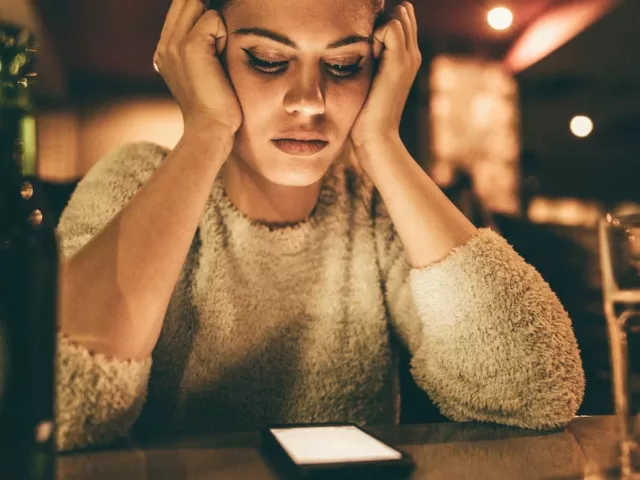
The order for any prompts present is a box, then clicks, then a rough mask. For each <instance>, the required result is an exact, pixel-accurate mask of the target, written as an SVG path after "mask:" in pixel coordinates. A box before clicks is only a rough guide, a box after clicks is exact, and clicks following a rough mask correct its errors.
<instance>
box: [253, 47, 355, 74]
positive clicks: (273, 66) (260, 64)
mask: <svg viewBox="0 0 640 480" xmlns="http://www.w3.org/2000/svg"><path fill="white" fill-rule="evenodd" d="M243 51H244V53H246V54H247V61H248V63H249V65H251V66H252V67H253V68H255V69H256V70H258V71H260V72H262V73H266V74H267V75H277V74H279V73H282V72H284V71H285V70H286V67H287V65H288V64H289V62H288V61H283V62H267V61H264V60H261V59H259V58H258V57H256V56H255V55H253V54H252V53H250V52H249V51H247V50H244V49H243ZM362 58H363V57H360V59H359V60H358V61H357V62H356V63H353V64H351V65H335V64H330V63H327V64H325V65H327V68H328V70H329V73H331V75H333V76H334V77H336V78H348V77H351V76H353V75H355V74H356V73H358V72H359V71H360V70H362V65H361V64H360V62H362ZM336 72H340V73H336Z"/></svg>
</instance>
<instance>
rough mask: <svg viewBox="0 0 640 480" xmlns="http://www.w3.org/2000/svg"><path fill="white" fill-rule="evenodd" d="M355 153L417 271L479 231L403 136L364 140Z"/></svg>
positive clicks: (464, 242)
mask: <svg viewBox="0 0 640 480" xmlns="http://www.w3.org/2000/svg"><path fill="white" fill-rule="evenodd" d="M355 154H356V156H357V157H358V160H359V162H360V164H361V165H362V166H363V167H364V169H365V171H366V172H367V174H368V175H369V177H371V180H372V181H373V182H374V184H375V185H376V187H377V189H378V191H379V192H380V195H381V196H382V199H383V201H384V204H385V206H386V207H387V210H388V211H389V215H390V217H391V220H392V221H393V224H394V226H395V228H396V231H397V232H398V235H399V236H400V239H401V240H402V244H403V246H404V248H405V250H406V252H407V254H408V256H409V259H410V261H411V265H412V266H413V267H414V268H423V267H426V266H429V265H431V264H433V263H435V262H437V261H439V260H442V259H443V258H444V257H446V256H447V254H448V253H449V252H450V251H451V250H452V249H454V248H455V247H459V246H461V245H464V244H466V243H467V242H468V241H469V239H470V238H471V237H472V236H474V235H475V234H476V233H477V229H476V228H475V227H474V226H473V224H472V223H471V222H470V221H469V220H468V219H467V218H466V217H465V216H464V215H463V214H462V212H460V211H459V210H458V209H457V208H456V206H455V205H454V204H453V203H451V201H450V200H449V199H448V198H447V197H446V195H445V194H444V193H442V191H441V190H440V188H438V186H437V185H436V184H435V183H434V182H433V180H432V179H431V178H430V177H429V176H428V175H427V174H426V173H425V172H424V171H423V170H422V168H420V166H419V165H418V164H417V163H416V162H415V161H414V159H413V158H412V157H411V155H410V154H409V152H408V151H407V149H406V148H405V146H404V144H403V143H402V141H401V139H400V138H399V137H398V136H392V137H390V138H387V139H380V140H376V141H375V142H365V143H363V144H362V146H361V147H359V148H357V149H356V150H355Z"/></svg>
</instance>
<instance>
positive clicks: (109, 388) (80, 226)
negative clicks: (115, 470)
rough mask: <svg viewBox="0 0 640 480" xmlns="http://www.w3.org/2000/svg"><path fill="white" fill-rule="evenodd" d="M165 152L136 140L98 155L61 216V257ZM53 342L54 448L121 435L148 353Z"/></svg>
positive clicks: (111, 212)
mask: <svg viewBox="0 0 640 480" xmlns="http://www.w3.org/2000/svg"><path fill="white" fill-rule="evenodd" d="M165 155H166V151H165V150H164V149H163V148H162V147H160V146H158V145H154V144H151V143H135V144H127V145H124V146H122V147H120V148H118V149H117V150H115V151H113V152H111V153H109V154H108V155H106V156H105V157H103V158H102V159H100V160H99V161H98V162H97V163H96V165H95V166H94V167H93V168H92V169H91V170H90V171H89V173H87V175H86V176H85V177H84V178H83V179H82V180H81V181H80V183H79V184H78V186H77V188H76V190H75V192H74V193H73V195H72V196H71V199H70V200H69V203H68V205H67V206H66V208H65V210H64V211H63V213H62V216H61V218H60V222H59V225H58V229H57V234H58V239H59V244H60V253H61V257H62V258H63V259H65V258H70V257H72V256H73V255H74V254H75V253H76V252H77V251H78V250H80V249H81V248H82V247H83V246H84V245H85V244H86V243H87V242H88V241H89V240H90V239H91V238H92V237H93V236H95V235H96V234H97V233H99V232H100V230H101V229H102V228H103V227H104V226H106V224H107V223H108V222H109V221H110V220H111V219H112V218H113V217H114V216H115V215H116V214H117V213H118V212H119V211H120V209H121V208H122V207H123V206H124V205H125V204H126V203H127V202H128V201H129V200H130V199H131V198H132V197H133V196H134V194H135V193H136V192H137V191H138V190H139V189H140V187H141V186H142V185H143V184H144V183H145V182H146V181H147V180H148V178H149V177H150V176H151V175H152V174H153V172H154V171H155V168H156V167H157V165H158V164H159V163H160V162H161V160H162V158H163V157H164V156H165ZM78 301H82V299H78ZM57 346H58V352H57V359H56V443H57V448H58V450H71V449H74V448H80V447H84V446H88V445H96V444H105V443H108V442H111V441H113V440H116V439H118V438H120V437H123V436H126V435H127V433H128V431H129V430H130V428H131V426H132V425H133V424H134V423H135V421H136V419H137V418H138V415H139V413H140V411H141V409H142V405H143V403H144V401H145V398H146V391H147V383H148V379H149V372H150V368H151V358H147V359H145V360H142V361H125V360H119V359H110V358H107V357H105V356H104V355H101V354H95V355H94V354H92V353H90V352H89V351H88V350H87V349H86V348H85V347H83V346H81V345H79V344H77V343H75V342H73V341H71V340H70V339H68V338H67V337H66V336H65V335H64V334H63V333H62V332H59V333H58V341H57Z"/></svg>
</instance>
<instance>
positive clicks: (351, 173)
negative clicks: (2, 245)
mask: <svg viewBox="0 0 640 480" xmlns="http://www.w3.org/2000/svg"><path fill="white" fill-rule="evenodd" d="M373 3H374V4H373V5H372V2H371V0H323V1H317V0H297V1H296V2H290V1H288V0H267V1H265V0H237V1H232V2H223V3H222V4H220V5H215V8H216V9H217V10H213V9H212V10H208V11H206V12H205V13H203V9H202V5H201V3H200V2H199V0H174V1H173V3H172V5H171V8H170V10H169V12H168V14H167V18H166V22H165V25H164V28H163V31H162V34H161V38H160V41H159V43H158V47H157V51H156V55H155V58H154V62H155V65H156V68H157V70H158V71H159V72H160V73H161V74H162V75H163V77H164V79H165V80H166V82H167V84H168V86H169V87H170V89H171V92H172V93H173V95H174V97H175V99H176V100H177V102H178V104H179V105H180V108H181V110H182V113H183V117H184V135H183V136H182V138H181V140H180V141H179V143H178V144H177V146H176V147H175V148H174V149H173V150H172V151H167V150H165V149H163V148H161V147H159V146H156V145H152V144H147V143H140V144H133V145H127V146H124V147H122V148H121V149H118V150H117V151H115V152H113V153H111V154H110V155H107V156H106V157H105V158H103V159H102V160H100V161H99V162H98V164H97V165H96V166H95V167H94V168H93V169H92V170H91V171H90V172H89V173H88V174H87V176H86V177H85V178H84V179H83V180H82V182H81V183H80V185H79V186H78V188H77V191H76V192H75V194H74V195H73V197H72V199H71V201H70V203H69V205H68V207H67V208H66V210H65V212H64V213H63V215H62V219H61V222H60V225H59V234H60V240H61V246H62V250H63V253H64V255H65V257H66V258H67V261H66V262H65V268H64V274H63V287H62V303H63V307H62V320H61V332H60V338H59V377H58V409H57V420H58V445H59V448H61V449H70V448H75V447H78V446H83V445H87V444H96V443H103V442H108V441H110V440H112V439H114V438H117V437H120V436H123V435H126V434H127V433H128V432H129V431H130V429H131V428H132V426H133V424H134V423H136V429H140V431H144V432H146V433H149V432H158V431H164V432H167V431H168V432H173V431H179V430H181V431H196V430H211V431H221V430H247V429H256V428H258V427H260V426H262V425H264V424H268V423H289V422H291V423H293V422H325V421H341V420H348V421H353V422H357V423H360V424H364V423H368V424H382V423H392V422H395V421H396V420H397V415H398V411H399V403H398V392H397V382H396V379H397V375H396V371H395V352H394V350H393V348H392V346H391V345H392V343H391V338H390V337H391V336H393V337H395V338H397V339H398V340H399V341H400V342H402V343H403V344H404V345H405V346H406V347H407V348H408V349H409V351H410V352H411V354H412V374H413V376H414V378H415V379H416V382H417V384H418V385H420V387H421V388H423V389H424V390H425V391H426V392H427V393H428V394H429V395H430V397H431V398H432V399H433V400H434V401H435V402H436V404H437V405H438V406H439V407H440V409H441V411H442V413H443V414H444V415H446V416H448V417H449V418H451V419H453V420H459V421H464V420H480V421H491V422H499V423H504V424H508V425H518V426H521V427H527V428H549V427H555V426H559V425H563V424H566V423H567V422H568V421H569V420H570V419H571V418H572V416H573V415H574V414H575V413H576V411H577V409H578V407H579V405H580V403H581V400H582V395H583V389H584V376H583V372H582V366H581V361H580V357H579V354H578V349H577V344H576V340H575V337H574V334H573V331H572V328H571V322H570V320H569V318H568V317H567V315H566V313H565V311H564V310H563V308H562V306H561V305H560V303H559V302H558V299H557V298H556V296H555V295H554V294H553V292H552V291H551V290H550V289H549V287H548V285H547V284H546V283H545V282H544V281H543V280H542V278H541V277H540V276H539V274H538V273H537V272H536V271H535V270H534V269H533V268H532V267H531V266H529V265H527V264H526V263H525V262H524V261H523V260H522V259H521V258H520V257H519V256H518V255H517V254H516V253H515V252H514V251H513V250H512V249H511V247H509V246H508V245H507V243H506V242H505V241H504V240H503V239H502V238H501V237H499V236H498V235H497V234H495V233H493V232H491V231H490V230H482V231H478V230H476V229H475V228H474V227H473V225H471V224H470V223H469V221H468V220H466V218H465V217H464V215H462V214H461V213H460V212H459V211H458V210H457V209H456V208H455V207H454V206H453V205H452V204H451V203H450V202H449V201H448V200H447V199H446V197H445V196H444V194H442V192H441V191H440V190H439V189H438V188H437V187H436V186H435V185H434V183H433V182H432V181H431V179H430V178H429V177H428V176H427V175H426V174H425V173H424V172H423V171H422V170H421V169H420V168H419V167H418V166H417V164H416V163H415V162H414V161H413V159H412V158H411V157H410V155H409V154H408V152H407V150H406V149H405V147H404V145H403V144H402V142H401V141H400V138H399V133H398V132H399V123H400V117H401V113H402V110H403V107H404V104H405V102H406V99H407V96H408V92H409V89H410V86H411V84H412V83H413V80H414V78H415V76H416V73H417V71H418V68H419V65H420V62H421V58H420V53H419V50H418V45H417V26H416V19H415V15H414V11H413V7H412V6H411V5H410V4H409V3H407V2H404V3H402V4H401V5H399V6H397V7H396V8H395V9H393V12H392V14H391V19H390V21H388V22H386V23H384V25H382V26H380V27H378V23H379V22H377V21H376V20H377V19H379V18H381V16H380V15H381V12H382V8H383V5H381V4H380V5H379V4H378V3H381V0H379V1H377V2H373ZM218 12H220V13H218ZM223 19H224V21H223ZM218 57H220V58H218ZM350 157H352V158H353V160H355V162H356V163H357V164H358V168H355V167H353V166H351V165H350V162H349V161H348V159H349V158H350ZM152 359H153V362H152ZM141 412H142V413H141Z"/></svg>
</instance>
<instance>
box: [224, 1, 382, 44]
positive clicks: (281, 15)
mask: <svg viewBox="0 0 640 480" xmlns="http://www.w3.org/2000/svg"><path fill="white" fill-rule="evenodd" d="M224 17H225V22H226V24H227V29H228V31H229V32H233V31H234V30H236V29H238V28H246V27H260V28H268V29H270V30H274V31H277V32H278V33H283V34H285V35H287V36H289V37H291V38H293V39H295V40H296V41H301V42H303V41H305V40H306V39H314V38H317V39H318V40H319V41H321V42H325V43H326V41H327V40H336V39H337V38H339V37H342V36H345V35H351V34H358V35H365V36H367V35H370V34H371V32H372V30H373V22H374V19H375V16H374V13H373V9H372V7H371V0H237V1H236V2H234V3H233V5H232V6H231V7H230V8H229V9H228V10H227V11H226V12H225V15H224Z"/></svg>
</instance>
